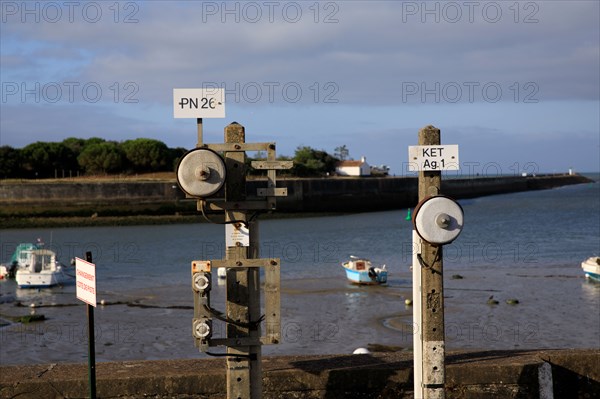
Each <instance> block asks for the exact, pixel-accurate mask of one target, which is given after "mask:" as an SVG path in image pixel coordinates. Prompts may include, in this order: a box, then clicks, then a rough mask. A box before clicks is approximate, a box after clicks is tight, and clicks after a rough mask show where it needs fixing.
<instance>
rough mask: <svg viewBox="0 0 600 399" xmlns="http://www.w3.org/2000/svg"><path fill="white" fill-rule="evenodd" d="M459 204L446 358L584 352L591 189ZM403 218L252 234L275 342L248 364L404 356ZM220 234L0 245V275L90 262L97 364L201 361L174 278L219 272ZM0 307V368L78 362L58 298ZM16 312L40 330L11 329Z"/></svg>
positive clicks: (65, 294)
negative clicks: (365, 261)
mask: <svg viewBox="0 0 600 399" xmlns="http://www.w3.org/2000/svg"><path fill="white" fill-rule="evenodd" d="M594 177H596V179H597V175H596V176H594ZM459 202H460V203H461V205H462V207H463V209H464V213H465V227H464V230H463V232H462V234H461V235H460V236H459V238H458V239H457V240H456V241H455V242H454V243H452V244H450V245H447V246H445V247H444V284H445V287H444V296H445V298H446V299H445V325H446V340H447V348H448V350H453V349H533V348H598V347H600V284H598V283H593V282H589V281H586V280H585V278H584V275H583V272H582V270H581V266H580V264H581V262H582V261H583V260H585V259H586V258H588V257H590V256H594V255H600V185H599V184H598V183H590V184H582V185H577V186H568V187H562V188H558V189H552V190H543V191H531V192H522V193H514V194H505V195H496V196H490V197H482V198H477V199H471V200H463V201H459ZM406 215H407V210H406V209H405V210H399V211H386V212H372V213H362V214H350V215H337V216H322V217H305V218H294V219H273V220H266V221H261V222H260V241H261V257H279V258H281V261H282V265H281V279H282V281H281V286H282V297H281V306H282V312H281V314H282V320H281V321H282V326H281V327H282V342H281V343H280V344H278V345H268V346H264V347H263V354H265V355H275V354H347V353H351V352H352V351H353V350H354V349H356V348H358V347H369V348H371V349H373V350H412V340H413V338H412V335H413V333H416V332H418V328H417V327H415V326H413V324H412V307H411V306H410V305H407V304H405V300H406V299H410V298H411V297H412V286H411V284H412V281H411V279H412V277H411V270H410V266H411V261H412V252H413V245H412V242H411V240H412V224H411V222H410V221H407V220H406ZM224 230H225V228H224V227H223V226H222V225H214V224H208V223H201V224H183V225H157V226H128V227H81V228H80V227H77V226H73V227H70V228H56V229H19V230H3V231H1V232H0V234H1V237H0V242H1V260H2V262H7V261H9V259H10V257H11V255H12V252H13V251H14V248H15V247H16V245H18V244H19V243H22V242H34V241H35V240H36V239H37V238H41V239H43V240H44V242H45V243H46V247H47V248H50V249H53V250H54V251H56V252H57V255H58V258H59V260H61V261H62V262H63V263H69V262H70V260H71V259H72V258H74V257H81V258H83V257H84V255H85V252H86V251H91V252H92V255H93V262H94V263H95V264H96V274H97V282H96V285H97V291H98V294H97V297H98V301H100V300H104V302H105V305H104V306H102V305H98V307H97V308H96V311H95V321H96V353H97V354H96V359H97V360H98V361H118V360H143V359H173V358H196V357H205V356H206V355H205V354H201V353H199V352H198V351H197V349H196V348H195V347H194V345H193V339H192V337H191V325H192V316H193V298H192V290H191V271H190V264H191V261H192V260H209V259H220V258H222V257H224V245H225V240H224ZM350 255H357V256H363V257H367V258H370V259H371V261H372V262H373V264H376V265H381V264H385V265H386V267H387V269H388V271H389V277H388V282H387V284H386V285H383V286H368V287H367V286H355V285H352V284H349V283H348V282H347V281H346V278H345V273H344V271H343V269H342V267H341V266H340V264H341V262H343V261H345V260H347V259H348V258H349V256H350ZM213 283H214V285H213V289H212V292H211V304H212V306H213V307H214V308H216V309H217V310H224V309H225V299H224V298H225V285H224V284H223V282H222V281H217V278H216V273H215V275H214V276H213ZM0 294H1V295H0V323H1V326H0V364H2V365H7V364H27V363H49V362H50V363H56V362H84V361H86V359H87V318H86V309H85V306H84V305H83V303H82V302H81V301H79V300H77V299H76V297H75V286H74V284H71V285H66V286H62V287H55V288H50V289H41V290H37V289H19V288H17V287H16V284H15V282H14V280H2V281H0ZM490 297H493V299H494V300H497V301H498V303H497V304H496V305H491V304H489V303H488V300H489V298H490ZM515 300H516V301H515ZM517 301H518V303H516V302H517ZM31 304H33V305H34V307H31ZM32 312H33V313H35V314H38V315H44V318H45V320H44V321H40V322H34V323H28V324H22V323H17V322H15V321H14V318H15V317H19V316H24V315H28V314H30V313H32ZM219 323H220V322H218V321H215V323H214V336H216V337H222V336H223V330H224V326H222V325H220V324H219ZM213 351H214V352H219V351H223V348H213Z"/></svg>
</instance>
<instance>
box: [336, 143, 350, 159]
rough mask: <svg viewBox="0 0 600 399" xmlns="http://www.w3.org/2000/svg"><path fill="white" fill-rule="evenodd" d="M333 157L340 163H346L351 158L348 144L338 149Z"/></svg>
mask: <svg viewBox="0 0 600 399" xmlns="http://www.w3.org/2000/svg"><path fill="white" fill-rule="evenodd" d="M333 155H334V156H335V157H336V158H338V159H339V160H340V161H345V160H346V159H348V158H350V151H349V150H348V147H346V144H344V145H342V146H339V147H336V148H335V150H334V153H333Z"/></svg>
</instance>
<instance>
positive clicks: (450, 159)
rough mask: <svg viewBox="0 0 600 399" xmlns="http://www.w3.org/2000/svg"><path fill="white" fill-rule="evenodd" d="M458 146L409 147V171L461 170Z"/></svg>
mask: <svg viewBox="0 0 600 399" xmlns="http://www.w3.org/2000/svg"><path fill="white" fill-rule="evenodd" d="M459 169H460V164H459V162H458V145H457V144H451V145H412V146H409V147H408V170H409V171H410V172H416V171H441V170H459Z"/></svg>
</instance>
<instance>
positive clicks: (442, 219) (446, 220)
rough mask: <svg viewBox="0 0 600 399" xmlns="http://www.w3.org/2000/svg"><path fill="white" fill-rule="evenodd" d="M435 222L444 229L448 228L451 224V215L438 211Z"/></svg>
mask: <svg viewBox="0 0 600 399" xmlns="http://www.w3.org/2000/svg"><path fill="white" fill-rule="evenodd" d="M435 223H436V224H437V225H438V226H440V227H441V228H442V229H447V228H448V226H450V216H448V215H447V214H445V213H438V214H437V216H436V217H435Z"/></svg>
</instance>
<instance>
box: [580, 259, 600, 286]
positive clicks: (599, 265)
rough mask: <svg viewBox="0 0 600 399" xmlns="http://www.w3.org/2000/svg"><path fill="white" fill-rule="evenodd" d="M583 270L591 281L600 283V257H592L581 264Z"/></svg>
mask: <svg viewBox="0 0 600 399" xmlns="http://www.w3.org/2000/svg"><path fill="white" fill-rule="evenodd" d="M581 268H582V269H583V272H584V273H585V277H586V278H587V279H590V280H594V281H598V282H600V257H599V256H592V257H591V258H588V259H586V260H584V261H583V262H581Z"/></svg>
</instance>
